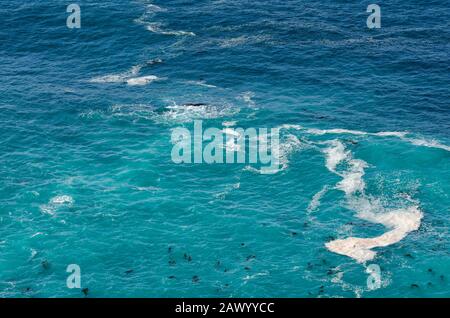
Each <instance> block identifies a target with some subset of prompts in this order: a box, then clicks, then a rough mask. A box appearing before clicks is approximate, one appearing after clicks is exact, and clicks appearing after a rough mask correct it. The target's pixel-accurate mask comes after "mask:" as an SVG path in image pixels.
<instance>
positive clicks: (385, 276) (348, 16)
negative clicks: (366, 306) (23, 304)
mask: <svg viewBox="0 0 450 318" xmlns="http://www.w3.org/2000/svg"><path fill="white" fill-rule="evenodd" d="M77 3H78V4H79V5H80V7H81V28H80V29H69V28H67V26H66V18H67V16H68V15H69V14H68V13H66V6H67V5H68V4H69V3H68V2H67V1H36V0H33V1H26V2H23V1H18V0H14V1H11V0H6V1H3V2H2V4H1V5H0V17H1V18H0V78H1V81H0V295H1V296H2V297H82V296H84V295H83V293H82V292H81V291H80V289H69V288H67V286H66V278H67V276H68V275H69V274H68V273H66V267H67V265H69V264H78V265H79V266H80V268H81V284H82V287H83V288H89V297H113V296H115V297H117V296H122V297H136V296H138V297H158V296H159V297H177V296H183V297H184V296H190V297H200V296H209V297H238V296H240V297H255V296H259V297H265V296H266V297H269V296H270V297H359V296H362V297H449V296H450V285H449V280H450V275H449V268H450V248H449V241H450V237H449V232H448V231H449V225H450V221H449V218H448V215H449V212H450V208H449V207H450V197H449V194H450V160H449V159H450V133H449V132H450V105H449V101H450V77H449V68H450V66H449V65H450V63H449V62H450V24H449V21H450V2H449V1H447V0H446V1H417V0H415V1H409V2H408V3H399V2H398V1H383V2H380V3H378V4H379V5H380V6H381V15H382V18H381V28H380V29H368V28H367V26H366V19H367V16H368V15H369V14H368V13H366V8H367V5H368V4H370V3H372V2H368V1H351V2H349V1H328V0H327V1H301V0H295V1H293V0H283V1H281V0H274V1H262V0H253V1H244V0H239V1H238V0H218V1H205V0H196V1H187V0H186V1H181V0H174V1H167V2H163V1H153V2H150V1H119V0H113V1H78V2H77ZM136 84H137V85H136ZM187 103H203V104H205V105H202V106H199V107H189V106H185V104H187ZM196 119H202V120H203V124H204V125H205V126H208V127H218V128H221V127H222V126H223V123H224V122H235V125H236V126H237V127H243V128H248V127H267V128H276V127H278V128H281V157H280V159H281V161H282V166H281V167H280V169H279V171H278V172H277V173H275V174H261V173H259V170H257V168H254V167H249V166H248V165H246V164H212V165H208V164H175V163H174V162H173V161H172V160H171V149H172V146H173V144H172V142H171V131H172V129H173V128H175V127H180V126H182V127H186V128H189V129H191V128H192V125H193V121H194V120H196ZM338 129H340V130H338ZM333 162H335V163H336V165H334V166H333ZM346 187H347V188H346ZM348 187H350V188H352V189H353V190H348ZM345 189H347V191H345ZM355 189H356V190H355ZM368 214H369V216H368ZM383 215H388V216H389V220H394V221H392V222H393V223H395V224H394V225H392V224H391V225H392V226H389V225H387V224H388V223H389V222H390V221H389V220H388V221H386V222H385V223H383V222H375V221H374V220H373V219H374V218H377V217H380V216H383ZM400 216H401V217H400ZM414 217H415V218H414ZM396 222H397V223H396ZM408 222H410V223H411V224H412V225H410V228H409V229H410V230H408V231H404V232H407V233H404V234H405V235H404V237H402V238H401V239H399V240H398V241H397V242H395V243H392V244H387V246H381V247H376V248H374V249H373V251H374V252H376V256H374V258H372V259H371V260H369V261H366V262H358V261H357V260H356V259H354V258H351V257H348V256H345V255H339V254H337V253H334V252H333V251H330V250H329V249H327V248H326V246H325V244H326V243H327V242H330V241H333V240H335V239H345V238H348V237H358V238H373V237H379V236H380V235H382V234H383V233H386V232H388V231H390V230H392V229H394V230H395V229H396V226H397V227H398V228H400V231H401V229H402V228H403V226H405V224H407V225H408V224H410V223H408ZM415 226H416V228H415ZM185 254H186V255H185ZM370 264H376V265H378V266H379V267H380V269H381V286H379V288H376V289H371V288H369V287H368V285H367V279H368V273H366V270H367V267H368V266H369V265H370ZM131 271H132V272H131ZM194 276H197V278H198V279H195V278H194ZM193 278H194V279H193ZM412 284H416V285H418V287H415V286H414V285H412Z"/></svg>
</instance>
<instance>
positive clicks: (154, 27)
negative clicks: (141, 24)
mask: <svg viewBox="0 0 450 318" xmlns="http://www.w3.org/2000/svg"><path fill="white" fill-rule="evenodd" d="M145 24H146V28H147V30H148V31H150V32H153V33H156V34H162V35H177V36H179V35H185V36H195V33H194V32H190V31H182V30H180V31H175V30H164V29H162V28H161V27H162V24H161V23H159V22H152V23H145Z"/></svg>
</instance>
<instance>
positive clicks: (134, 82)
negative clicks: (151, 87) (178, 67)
mask: <svg viewBox="0 0 450 318" xmlns="http://www.w3.org/2000/svg"><path fill="white" fill-rule="evenodd" d="M158 80H161V78H159V77H158V76H154V75H147V76H140V77H133V78H129V79H127V80H126V82H127V84H128V85H130V86H142V85H147V84H149V83H151V82H154V81H158Z"/></svg>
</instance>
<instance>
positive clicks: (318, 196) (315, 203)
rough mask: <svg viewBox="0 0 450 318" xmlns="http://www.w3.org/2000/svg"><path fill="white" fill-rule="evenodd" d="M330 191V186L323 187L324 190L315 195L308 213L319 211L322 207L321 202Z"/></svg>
mask: <svg viewBox="0 0 450 318" xmlns="http://www.w3.org/2000/svg"><path fill="white" fill-rule="evenodd" d="M327 191H328V186H323V187H322V189H321V190H320V191H319V192H317V193H316V194H314V196H313V197H312V199H311V202H310V203H309V205H308V208H307V211H308V212H313V211H315V210H317V209H318V208H319V206H320V200H321V199H322V197H323V196H324V194H325V193H326V192H327Z"/></svg>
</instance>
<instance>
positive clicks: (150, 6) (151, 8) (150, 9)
mask: <svg viewBox="0 0 450 318" xmlns="http://www.w3.org/2000/svg"><path fill="white" fill-rule="evenodd" d="M166 11H167V9H166V8H162V7H160V6H157V5H156V4H147V12H166Z"/></svg>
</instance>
